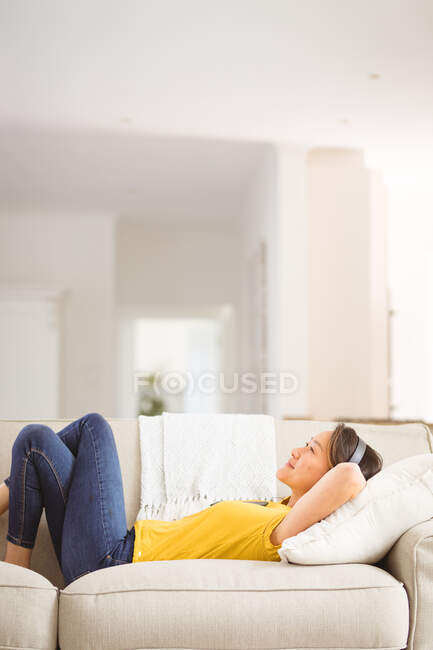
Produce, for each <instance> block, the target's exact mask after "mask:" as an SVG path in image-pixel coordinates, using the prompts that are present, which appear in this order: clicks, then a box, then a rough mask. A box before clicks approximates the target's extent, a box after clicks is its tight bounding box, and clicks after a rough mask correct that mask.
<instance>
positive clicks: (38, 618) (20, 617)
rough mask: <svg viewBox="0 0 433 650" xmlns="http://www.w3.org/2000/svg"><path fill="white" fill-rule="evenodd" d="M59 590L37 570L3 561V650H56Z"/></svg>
mask: <svg viewBox="0 0 433 650" xmlns="http://www.w3.org/2000/svg"><path fill="white" fill-rule="evenodd" d="M58 596H59V591H58V589H57V587H55V586H54V585H52V584H51V582H50V581H49V580H47V579H46V578H44V576H41V575H40V574H39V573H36V571H32V570H31V569H25V568H24V567H21V566H18V565H16V564H11V563H10V562H3V561H0V648H41V649H43V650H45V649H47V650H51V649H52V650H55V649H56V648H57V615H58Z"/></svg>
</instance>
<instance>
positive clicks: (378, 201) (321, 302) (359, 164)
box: [307, 149, 388, 419]
mask: <svg viewBox="0 0 433 650" xmlns="http://www.w3.org/2000/svg"><path fill="white" fill-rule="evenodd" d="M307 191H308V229H309V236H308V244H309V246H308V258H309V281H308V302H309V307H308V322H309V400H310V411H311V414H312V416H313V417H315V418H323V419H335V418H341V417H350V416H352V417H378V418H381V417H383V418H386V417H387V416H388V403H387V380H388V377H387V372H388V355H387V334H386V327H387V304H386V273H385V267H386V229H385V216H386V203H385V197H384V191H383V186H382V183H381V179H380V177H379V175H377V174H373V173H371V172H370V171H369V170H368V169H366V167H365V166H364V157H363V154H362V152H360V151H352V150H346V149H316V150H312V151H310V152H309V155H308V180H307Z"/></svg>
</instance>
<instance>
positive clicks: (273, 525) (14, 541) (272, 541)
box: [0, 413, 383, 586]
mask: <svg viewBox="0 0 433 650" xmlns="http://www.w3.org/2000/svg"><path fill="white" fill-rule="evenodd" d="M382 463H383V461H382V457H381V456H380V454H379V453H378V452H377V451H375V450H374V449H372V448H371V447H370V446H369V445H367V444H366V443H365V442H364V441H363V440H362V439H361V438H359V436H358V435H357V434H356V432H355V431H354V429H352V428H351V427H347V426H345V424H344V423H340V424H338V425H337V426H336V427H335V429H334V430H333V431H322V432H321V433H319V434H316V435H315V436H314V437H311V439H310V440H309V441H306V442H305V446H303V447H296V448H295V449H293V450H292V453H291V455H290V458H289V459H288V461H287V463H286V464H285V465H283V466H282V467H280V468H279V469H278V470H277V473H276V477H277V478H278V480H280V481H281V482H282V483H285V484H286V485H288V486H289V487H290V488H291V494H290V496H289V497H286V498H284V499H281V500H279V501H241V500H230V501H217V502H216V503H213V504H212V505H210V506H209V507H207V508H205V509H204V510H201V511H200V512H196V513H194V514H192V515H188V516H186V517H182V518H181V519H177V520H175V521H160V520H153V519H146V520H137V521H136V522H135V523H134V525H133V526H132V528H130V529H129V530H128V529H127V522H126V514H125V505H124V495H123V484H122V476H121V471H120V464H119V459H118V455H117V448H116V443H115V440H114V435H113V432H112V430H111V427H110V425H109V423H108V422H107V420H106V419H105V418H104V417H103V416H102V415H100V414H99V413H88V414H86V415H84V416H83V417H81V418H79V419H78V420H75V421H74V422H72V423H71V424H69V425H67V426H66V427H65V428H64V429H62V430H61V431H59V432H58V433H55V432H54V431H53V430H52V429H51V428H49V427H48V426H46V425H42V424H28V425H26V426H25V427H24V428H23V429H21V431H20V433H19V434H18V436H17V438H16V440H15V442H14V444H13V447H12V462H11V472H10V476H9V477H8V478H6V479H5V481H4V483H2V484H1V485H0V514H3V513H4V512H5V511H6V510H7V509H8V508H9V525H8V533H7V536H6V539H7V541H8V543H7V549H6V556H5V562H11V563H13V564H19V565H21V566H24V567H27V568H30V559H31V553H32V549H33V547H34V543H35V539H36V534H37V530H38V526H39V521H40V517H41V514H42V510H43V508H44V507H45V515H46V519H47V524H48V527H49V530H50V535H51V539H52V541H53V545H54V549H55V552H56V555H57V559H58V562H59V566H60V568H61V570H62V573H63V576H64V579H65V586H67V585H68V584H70V583H71V582H72V581H73V580H76V579H77V578H79V577H80V576H82V575H84V574H86V573H91V572H92V571H96V570H98V569H102V568H106V567H109V566H116V565H121V564H127V563H130V562H146V561H152V560H153V561H154V560H185V559H200V558H220V559H221V558H224V559H237V560H269V561H274V562H279V561H280V556H279V555H278V553H277V551H278V549H279V548H280V547H281V544H282V542H283V540H285V539H286V538H288V537H292V536H294V535H297V534H298V533H300V532H301V531H303V530H305V529H306V528H309V527H310V526H312V525H313V524H314V523H316V522H318V521H320V520H321V519H324V518H325V517H327V516H328V515H330V514H331V513H332V512H334V510H336V509H337V508H339V507H340V506H341V505H343V503H345V502H346V501H348V500H349V499H353V498H354V497H355V496H356V495H357V494H358V493H359V492H360V491H361V490H362V489H363V488H364V486H365V485H366V482H367V480H368V479H369V478H370V477H371V476H373V475H374V474H376V473H377V472H379V471H380V470H381V468H382Z"/></svg>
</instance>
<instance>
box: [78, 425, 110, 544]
mask: <svg viewBox="0 0 433 650" xmlns="http://www.w3.org/2000/svg"><path fill="white" fill-rule="evenodd" d="M84 424H85V425H86V426H87V427H88V428H89V431H90V439H91V441H92V444H93V449H94V451H95V463H96V475H97V479H98V487H99V500H100V504H101V520H102V529H103V531H104V539H105V548H108V544H107V531H106V529H105V520H104V510H103V499H102V490H101V481H100V470H99V463H98V451H97V448H96V443H95V439H94V435H93V427H92V426H91V424H90V423H89V422H88V420H87V418H86V420H85V421H84ZM107 553H109V550H108V551H107ZM104 556H105V554H104Z"/></svg>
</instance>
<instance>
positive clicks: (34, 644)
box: [0, 416, 433, 650]
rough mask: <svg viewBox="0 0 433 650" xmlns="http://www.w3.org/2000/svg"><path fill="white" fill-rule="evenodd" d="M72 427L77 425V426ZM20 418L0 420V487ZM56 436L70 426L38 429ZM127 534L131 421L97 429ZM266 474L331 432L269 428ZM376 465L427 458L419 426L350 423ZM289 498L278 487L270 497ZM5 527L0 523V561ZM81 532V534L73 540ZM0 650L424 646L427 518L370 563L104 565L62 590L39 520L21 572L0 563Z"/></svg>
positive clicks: (428, 586) (133, 464)
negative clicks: (111, 454) (114, 467)
mask: <svg viewBox="0 0 433 650" xmlns="http://www.w3.org/2000/svg"><path fill="white" fill-rule="evenodd" d="M77 417H78V416H77ZM28 422H29V421H28V420H25V421H24V420H0V429H1V438H0V439H1V453H0V482H1V481H3V480H4V478H5V477H6V476H8V475H9V472H10V460H11V448H12V444H13V442H14V440H15V437H16V436H17V434H18V433H19V431H20V430H21V428H22V427H23V426H24V425H25V424H28ZM41 422H43V423H44V424H48V426H51V427H52V429H53V430H54V431H55V432H57V431H59V430H60V429H61V428H63V427H64V426H66V424H68V423H69V422H71V420H43V421H42V420H41ZM109 422H110V424H111V426H112V428H113V432H114V435H115V439H116V443H117V446H118V452H119V458H120V463H121V468H122V473H123V481H124V491H125V499H126V504H125V505H126V512H127V518H128V527H131V526H132V525H133V523H134V521H135V517H136V515H137V513H138V510H139V499H140V453H139V452H140V449H139V433H138V424H137V420H136V419H109ZM276 424H277V467H280V466H281V465H282V464H283V463H284V462H286V460H287V458H288V456H289V454H290V451H291V449H292V448H293V446H295V445H296V446H297V445H301V444H304V442H305V441H306V440H308V439H309V437H310V436H311V435H314V434H315V433H317V432H319V431H323V430H325V429H330V428H332V427H333V425H334V424H335V423H332V422H318V421H302V420H290V421H286V420H284V421H283V420H280V421H277V423H276ZM354 427H355V428H356V429H357V430H358V431H359V433H360V435H361V436H362V437H363V438H364V439H365V440H366V441H367V442H368V443H370V444H372V445H373V446H374V447H375V448H377V449H378V450H379V451H380V453H381V454H382V456H383V458H384V464H385V466H386V465H387V464H390V463H392V462H394V461H396V460H398V459H400V458H403V457H405V456H411V455H414V454H420V453H427V452H430V453H431V452H432V451H433V446H432V436H431V433H430V431H429V429H428V428H427V427H426V426H425V425H424V424H421V423H419V424H403V425H395V426H390V425H368V424H356V425H354ZM288 493H289V488H288V487H287V486H285V485H283V484H282V483H279V482H278V492H277V495H269V496H280V497H283V496H286V495H287V494H288ZM7 523H8V517H7V514H4V515H3V516H2V517H0V528H1V529H0V533H1V534H0V539H1V548H0V553H1V556H0V557H1V558H4V553H5V544H6V539H5V537H6V532H7ZM83 534H85V531H83ZM0 590H1V591H0V599H1V607H0V648H53V649H55V648H56V647H58V646H60V648H61V649H62V650H85V649H98V650H101V649H104V650H111V649H114V648H116V649H118V648H128V649H129V648H134V649H144V648H159V649H162V648H189V649H193V648H194V649H198V648H200V649H207V648H209V649H210V648H218V649H226V648H227V649H229V648H230V649H245V650H247V649H248V650H251V649H254V648H257V649H259V648H260V649H268V648H269V649H271V648H272V649H275V648H282V649H284V648H296V649H301V648H321V649H322V650H324V649H325V648H326V649H330V648H333V649H334V650H336V649H338V648H352V649H358V650H360V649H361V648H362V649H365V648H381V649H384V648H386V649H387V650H391V649H394V648H395V649H396V650H399V649H401V648H405V647H408V648H410V649H411V650H412V649H413V650H432V648H433V616H432V614H433V520H429V521H426V522H424V523H421V524H419V525H417V526H415V527H413V528H412V529H410V530H408V531H407V532H406V533H405V534H404V535H402V536H401V537H400V539H399V540H398V541H397V542H396V543H395V545H394V546H393V548H392V549H391V551H390V552H389V554H388V555H387V556H386V558H385V559H384V560H383V561H382V562H381V563H379V564H378V565H365V564H346V565H344V564H342V565H317V566H299V565H294V564H286V563H280V562H256V561H245V560H177V561H170V562H143V563H138V564H126V565H122V566H116V567H109V568H106V569H101V570H99V571H95V572H93V573H90V574H87V575H85V576H83V577H81V578H79V579H77V580H75V581H74V582H73V583H71V584H70V585H69V586H68V587H67V588H66V589H64V582H63V577H62V574H61V571H60V567H59V566H58V563H57V559H56V556H55V553H54V549H53V546H52V543H51V538H50V536H49V532H48V528H47V524H46V519H45V514H43V515H42V519H41V524H40V528H39V532H38V537H37V540H36V545H35V548H34V552H33V558H32V569H31V570H30V569H24V568H22V567H19V566H16V565H12V564H8V563H6V562H3V561H1V562H0Z"/></svg>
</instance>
